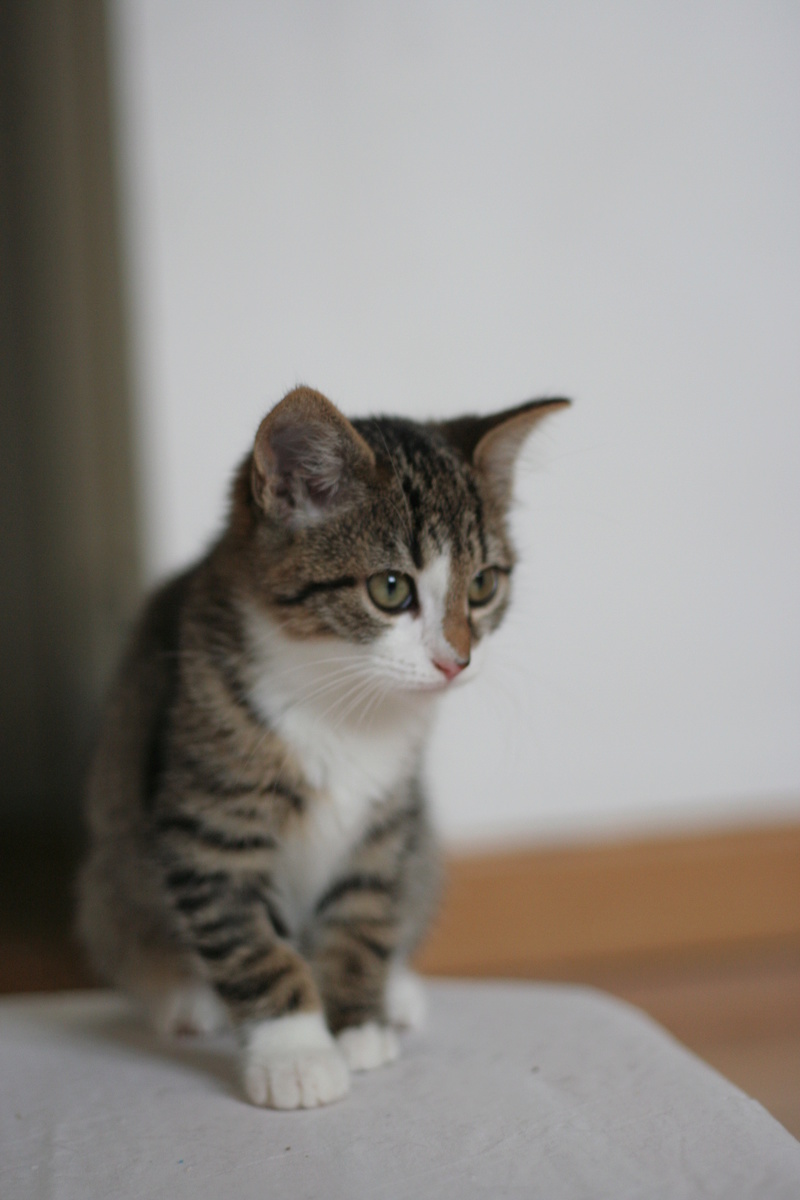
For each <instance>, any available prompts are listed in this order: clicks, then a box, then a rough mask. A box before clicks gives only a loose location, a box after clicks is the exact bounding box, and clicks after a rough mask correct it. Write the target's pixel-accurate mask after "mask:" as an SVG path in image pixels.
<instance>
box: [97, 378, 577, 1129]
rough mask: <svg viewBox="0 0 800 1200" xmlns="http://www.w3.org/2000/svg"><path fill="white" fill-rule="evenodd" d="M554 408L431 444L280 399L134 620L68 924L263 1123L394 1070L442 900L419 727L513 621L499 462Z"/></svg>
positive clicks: (302, 397)
mask: <svg viewBox="0 0 800 1200" xmlns="http://www.w3.org/2000/svg"><path fill="white" fill-rule="evenodd" d="M566 403H567V401H565V400H555V399H554V400H539V401H532V402H530V403H528V404H523V405H520V406H519V407H518V408H514V409H510V410H509V411H507V412H503V413H500V414H498V415H496V416H490V417H484V418H476V417H464V418H461V419H459V420H454V421H448V422H444V423H442V424H428V425H421V424H417V423H415V422H412V421H407V420H400V419H395V418H379V419H374V420H354V421H347V420H346V419H345V418H344V417H343V416H342V415H341V414H340V413H339V412H338V410H337V409H336V408H335V407H334V406H333V405H332V404H331V403H330V401H328V400H326V399H325V398H324V397H323V396H321V395H320V394H319V393H318V392H314V391H311V390H310V389H308V388H297V389H296V390H295V391H293V392H290V393H289V395H287V396H286V397H285V398H284V399H283V400H282V401H281V402H280V403H279V404H278V405H277V406H276V407H275V408H274V409H273V410H272V411H271V412H270V413H269V414H268V415H267V416H266V417H265V418H264V420H263V421H262V423H261V425H260V427H259V429H258V433H257V435H256V439H255V444H254V446H253V450H252V452H251V453H250V454H249V455H248V456H247V458H246V459H245V461H244V462H243V463H242V465H241V466H240V468H239V470H238V472H237V474H236V477H235V480H234V484H233V492H232V502H231V506H230V515H229V519H228V523H227V526H226V528H225V530H224V532H223V534H222V536H221V537H220V538H219V540H218V541H217V542H216V544H215V545H213V546H212V548H211V550H210V551H209V552H208V554H206V556H205V557H204V558H203V559H202V560H201V561H200V562H199V563H197V564H196V565H195V566H193V567H191V568H190V569H189V570H187V571H185V572H184V573H183V574H182V575H180V576H178V577H177V578H176V579H173V580H172V581H171V582H169V583H167V584H166V585H165V586H164V587H162V588H161V590H160V591H158V592H157V593H156V594H155V596H154V597H153V598H152V599H151V600H150V602H149V604H148V605H147V607H146V608H145V610H144V613H143V615H142V617H141V620H140V622H139V624H138V627H137V629H136V631H135V634H134V637H133V641H132V644H131V646H130V649H129V651H128V654H127V657H126V659H125V661H124V663H123V665H122V669H121V672H120V675H119V678H118V680H117V682H116V685H115V687H114V689H113V691H112V694H111V696H110V700H109V704H108V707H107V711H106V715H105V720H104V724H103V728H102V731H101V736H100V740H99V745H98V749H97V753H96V756H95V759H94V763H93V767H92V771H91V775H90V781H89V787H88V813H89V824H90V830H91V852H90V855H89V859H88V861H87V863H86V864H85V867H84V870H83V873H82V877H81V881H80V912H79V925H80V930H81V933H82V936H83V939H84V941H85V943H86V946H87V947H88V950H89V952H90V955H91V958H92V960H93V962H94V963H95V965H96V967H97V968H98V970H99V971H100V973H101V974H102V975H103V976H104V977H105V978H106V979H108V980H110V981H113V982H114V983H117V984H118V985H120V986H121V987H123V988H125V989H127V990H128V991H129V992H131V993H133V994H134V995H135V996H136V997H138V998H139V999H140V1000H141V1001H143V1002H144V1004H145V1005H146V1007H147V1008H148V1010H149V1011H150V1014H151V1016H152V1017H153V1019H154V1021H155V1023H156V1025H157V1026H158V1027H159V1028H160V1029H162V1030H163V1031H169V1032H205V1031H211V1030H212V1029H214V1028H217V1027H218V1026H220V1025H222V1024H223V1023H225V1022H226V1021H228V1020H232V1021H233V1023H234V1024H235V1025H237V1026H238V1027H239V1029H240V1032H241V1038H242V1043H243V1069H244V1087H245V1090H246V1092H247V1094H248V1096H249V1097H250V1099H251V1100H252V1101H253V1102H254V1103H255V1104H264V1105H271V1106H273V1107H276V1108H302V1107H311V1106H314V1105H318V1104H326V1103H328V1102H330V1101H333V1100H336V1099H338V1098H339V1097H340V1096H342V1095H344V1094H345V1092H346V1091H347V1090H348V1086H349V1076H350V1071H351V1070H354V1071H358V1070H365V1069H369V1068H371V1067H377V1066H380V1065H381V1064H382V1063H386V1062H389V1061H391V1060H392V1059H394V1058H396V1057H397V1054H398V1042H397V1035H396V1033H395V1028H396V1027H398V1026H403V1025H414V1024H415V1023H417V1022H418V1019H419V1017H420V1014H421V1004H422V997H421V993H420V989H419V984H418V982H417V981H416V979H415V977H413V976H412V975H411V973H410V972H408V971H407V970H406V968H405V965H404V964H405V962H406V961H407V959H408V956H409V955H410V954H411V952H412V951H413V949H414V948H415V946H416V945H417V943H418V941H419V939H420V937H421V936H422V934H423V932H424V930H425V927H426V925H427V923H428V920H429V918H430V916H431V913H432V910H433V907H434V904H435V901H436V897H437V891H438V886H439V872H438V860H437V853H436V844H435V840H434V836H433V833H432V831H431V826H430V823H429V817H428V811H427V806H426V802H425V797H424V795H423V792H422V789H421V785H420V780H419V763H420V755H421V751H422V748H423V744H424V741H425V735H426V733H427V730H428V727H429V725H430V720H431V714H432V706H433V705H434V704H435V702H436V701H437V700H438V698H439V696H440V695H441V694H442V692H443V691H444V690H446V689H447V688H448V687H452V686H454V685H455V684H456V683H461V682H462V681H463V680H466V679H468V678H470V677H471V676H472V675H473V674H474V673H475V670H476V665H477V661H476V660H477V659H478V658H479V657H480V654H481V652H482V651H483V647H484V643H485V639H486V636H487V635H488V634H489V633H491V632H492V630H494V629H495V628H496V627H497V626H498V625H499V623H500V621H501V620H502V617H503V614H504V612H505V611H506V606H507V605H508V601H509V579H510V575H511V571H512V568H513V565H514V553H513V550H512V548H511V545H510V542H509V537H508V531H507V528H506V515H507V510H508V505H509V500H510V496H511V484H512V472H513V465H514V460H515V457H516V454H517V452H518V450H519V448H520V446H521V444H522V442H523V440H524V437H525V435H526V434H527V432H528V431H529V430H530V429H531V428H532V426H533V425H534V424H536V422H537V421H538V420H539V419H540V418H541V417H542V416H544V415H545V414H547V413H549V412H551V411H552V410H553V409H555V408H557V407H560V406H561V405H564V404H566Z"/></svg>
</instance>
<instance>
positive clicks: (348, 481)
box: [251, 387, 375, 528]
mask: <svg viewBox="0 0 800 1200" xmlns="http://www.w3.org/2000/svg"><path fill="white" fill-rule="evenodd" d="M374 465H375V456H374V454H373V452H372V450H371V449H370V447H369V446H368V445H367V443H366V442H365V441H364V439H363V438H362V437H361V436H360V435H359V434H358V433H357V432H356V430H355V429H354V428H353V426H352V425H351V424H350V422H349V421H348V420H347V418H346V417H343V416H342V414H341V413H340V412H339V410H338V409H337V408H336V407H335V406H334V405H333V404H331V402H330V400H327V399H326V398H325V397H324V396H323V395H321V393H320V392H315V391H313V390H312V389H311V388H307V387H298V388H295V389H294V391H292V392H289V394H288V395H287V396H284V398H283V400H281V402H280V403H279V404H277V405H276V406H275V408H273V409H272V411H271V412H269V413H268V414H267V415H266V417H264V420H263V421H262V422H261V424H260V425H259V427H258V432H257V434H256V440H255V444H254V446H253V468H252V474H251V487H252V489H253V495H254V497H255V499H256V501H257V503H258V504H259V506H260V507H261V508H262V509H263V511H264V512H265V513H267V514H268V515H270V516H273V517H275V518H277V519H279V520H282V521H284V522H285V523H287V524H289V525H291V526H293V527H294V528H301V527H303V526H306V525H313V524H316V523H318V522H319V521H322V520H324V519H325V518H326V517H328V516H331V515H332V514H333V513H334V512H338V511H341V509H342V508H344V507H346V506H347V505H349V504H350V503H351V502H352V500H353V499H354V496H355V494H356V493H357V491H358V490H359V487H360V484H361V482H362V481H365V480H366V478H367V477H368V475H369V473H370V472H371V470H372V468H373V467H374Z"/></svg>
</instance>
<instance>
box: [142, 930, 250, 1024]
mask: <svg viewBox="0 0 800 1200" xmlns="http://www.w3.org/2000/svg"><path fill="white" fill-rule="evenodd" d="M119 984H120V986H121V987H123V988H124V990H125V991H126V992H128V993H129V994H130V995H132V996H133V997H134V998H135V1000H136V1001H137V1002H138V1003H139V1004H140V1005H141V1006H142V1008H143V1009H144V1010H145V1013H146V1014H147V1017H148V1019H149V1021H150V1023H151V1025H152V1026H153V1028H154V1029H155V1030H156V1032H157V1033H159V1034H160V1035H161V1036H162V1037H187V1036H189V1037H191V1036H196V1035H203V1034H211V1033H217V1032H219V1031H220V1030H222V1029H225V1028H227V1027H228V1025H229V1023H230V1022H229V1017H228V1012H227V1009H226V1007H225V1005H224V1004H223V1003H222V1001H221V1000H220V998H219V996H217V994H216V992H215V991H214V989H213V987H211V985H210V984H209V983H206V981H205V980H203V979H201V978H199V977H198V976H197V975H195V974H193V973H192V971H191V970H190V968H189V965H188V964H187V963H185V962H184V961H183V959H182V957H181V956H180V954H179V953H177V952H175V951H171V950H169V949H168V948H164V949H161V948H160V947H159V948H151V947H147V948H143V947H136V948H134V949H132V950H131V951H130V952H129V953H128V955H127V956H126V961H125V962H124V964H123V965H122V968H121V971H120V977H119Z"/></svg>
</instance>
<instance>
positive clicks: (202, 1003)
mask: <svg viewBox="0 0 800 1200" xmlns="http://www.w3.org/2000/svg"><path fill="white" fill-rule="evenodd" d="M149 1007H150V1017H151V1019H152V1022H153V1024H154V1025H155V1027H156V1030H157V1031H158V1033H160V1034H161V1035H162V1036H166V1037H173V1036H183V1035H187V1034H189V1035H191V1034H204V1033H216V1032H217V1031H218V1030H220V1029H225V1028H226V1026H227V1025H228V1013H227V1011H226V1009H225V1005H224V1004H223V1003H222V1001H221V1000H220V999H219V997H218V996H217V995H216V993H215V992H214V991H213V990H212V988H210V987H209V986H208V984H206V983H182V984H180V985H179V986H177V987H173V988H169V989H168V990H167V991H164V992H161V993H159V994H158V995H153V996H152V997H151V998H150V1000H149Z"/></svg>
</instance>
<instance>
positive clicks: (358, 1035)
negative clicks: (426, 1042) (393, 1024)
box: [337, 1021, 400, 1071]
mask: <svg viewBox="0 0 800 1200" xmlns="http://www.w3.org/2000/svg"><path fill="white" fill-rule="evenodd" d="M337 1040H338V1042H339V1047H340V1049H341V1051H342V1054H343V1055H344V1057H345V1061H346V1062H347V1065H348V1067H349V1068H350V1070H351V1071H371V1070H373V1068H375V1067H382V1066H384V1064H385V1063H390V1062H394V1061H395V1060H396V1059H397V1058H399V1057H400V1044H399V1042H398V1040H397V1034H396V1033H395V1032H394V1030H393V1029H389V1028H387V1027H386V1026H385V1025H378V1024H377V1022H375V1021H368V1022H367V1023H366V1024H365V1025H353V1026H351V1027H350V1028H349V1029H343V1030H342V1032H341V1033H340V1034H339V1036H338V1039H337Z"/></svg>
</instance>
